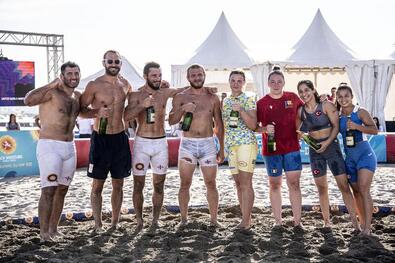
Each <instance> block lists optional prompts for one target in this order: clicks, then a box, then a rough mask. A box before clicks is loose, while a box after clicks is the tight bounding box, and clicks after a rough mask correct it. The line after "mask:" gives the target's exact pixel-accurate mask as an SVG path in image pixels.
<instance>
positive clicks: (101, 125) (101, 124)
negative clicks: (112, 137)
mask: <svg viewBox="0 0 395 263" xmlns="http://www.w3.org/2000/svg"><path fill="white" fill-rule="evenodd" d="M104 108H107V105H104ZM107 124H108V119H107V118H105V117H101V118H100V120H99V134H100V135H105V134H106V131H107Z"/></svg>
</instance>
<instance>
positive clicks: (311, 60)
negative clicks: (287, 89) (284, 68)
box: [286, 9, 355, 66]
mask: <svg viewBox="0 0 395 263" xmlns="http://www.w3.org/2000/svg"><path fill="white" fill-rule="evenodd" d="M293 50H294V52H293V53H292V54H291V55H290V56H289V57H288V58H287V59H286V60H287V62H291V63H297V64H299V63H303V64H307V65H314V66H321V65H322V66H328V65H330V64H333V65H336V66H338V64H339V62H340V63H341V62H343V63H344V61H350V60H355V57H354V55H353V51H352V50H351V49H350V48H349V47H348V46H347V45H345V44H344V43H343V42H342V41H341V40H340V39H339V38H338V37H337V36H336V34H335V33H334V32H333V31H332V29H331V28H330V27H329V25H328V24H327V23H326V21H325V19H324V17H323V16H322V14H321V11H320V10H319V9H318V11H317V13H316V14H315V16H314V19H313V21H312V22H311V24H310V26H309V28H308V29H307V31H306V32H305V33H304V35H303V36H302V38H301V39H300V40H299V41H298V42H297V43H296V44H295V45H294V46H293ZM341 64H342V63H341Z"/></svg>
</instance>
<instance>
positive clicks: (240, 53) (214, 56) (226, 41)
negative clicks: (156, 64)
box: [171, 12, 254, 87]
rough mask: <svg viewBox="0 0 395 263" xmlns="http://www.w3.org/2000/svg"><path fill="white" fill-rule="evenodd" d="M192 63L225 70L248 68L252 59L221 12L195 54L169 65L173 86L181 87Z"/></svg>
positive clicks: (211, 68)
mask: <svg viewBox="0 0 395 263" xmlns="http://www.w3.org/2000/svg"><path fill="white" fill-rule="evenodd" d="M193 63H197V64H200V65H202V66H203V67H204V68H205V69H206V70H207V71H216V70H217V71H227V70H232V69H235V68H244V69H249V67H250V66H251V65H253V64H254V60H253V59H252V58H251V57H250V56H249V54H248V49H247V48H246V46H244V44H243V43H242V42H241V41H240V39H239V38H238V37H237V35H236V34H235V32H234V31H233V29H232V28H231V26H230V25H229V22H228V20H227V19H226V17H225V14H224V12H222V13H221V16H220V18H219V20H218V22H217V24H216V25H215V27H214V29H213V31H212V32H211V33H210V35H209V36H208V37H207V39H206V40H205V41H204V42H203V43H202V44H201V45H200V47H199V48H198V49H197V50H196V53H195V55H194V56H193V57H192V58H191V59H189V60H188V62H187V63H185V64H184V65H172V66H171V72H172V85H173V86H176V87H182V86H185V85H186V84H187V80H186V69H187V68H188V66H189V65H191V64H193Z"/></svg>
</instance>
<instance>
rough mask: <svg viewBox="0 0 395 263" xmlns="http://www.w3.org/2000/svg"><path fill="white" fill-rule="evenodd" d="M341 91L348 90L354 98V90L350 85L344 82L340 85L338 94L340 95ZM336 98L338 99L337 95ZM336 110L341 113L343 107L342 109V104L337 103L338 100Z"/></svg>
mask: <svg viewBox="0 0 395 263" xmlns="http://www.w3.org/2000/svg"><path fill="white" fill-rule="evenodd" d="M341 90H348V92H350V94H351V96H352V97H354V94H353V93H352V88H351V87H350V86H348V84H347V83H346V82H342V83H340V84H339V87H338V88H337V90H336V94H338V93H339V92H340V91H341ZM336 97H337V95H336ZM336 108H337V110H338V111H340V108H341V107H340V104H339V103H337V100H336Z"/></svg>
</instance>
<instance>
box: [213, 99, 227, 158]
mask: <svg viewBox="0 0 395 263" xmlns="http://www.w3.org/2000/svg"><path fill="white" fill-rule="evenodd" d="M213 100H214V122H215V135H216V136H217V138H218V140H219V146H220V149H219V154H218V157H217V161H218V163H222V162H223V161H224V159H225V153H224V133H225V130H224V122H223V120H222V114H221V102H220V101H219V98H218V97H217V96H216V95H213Z"/></svg>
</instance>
